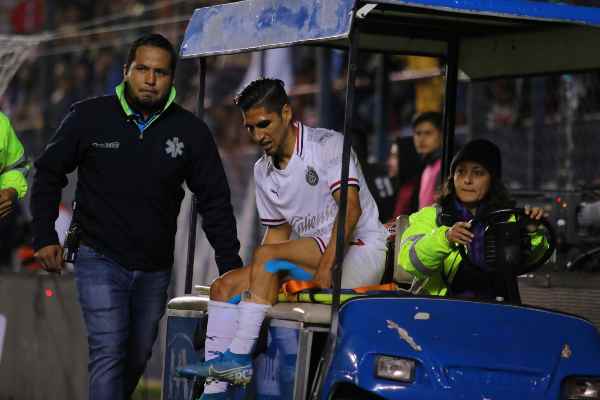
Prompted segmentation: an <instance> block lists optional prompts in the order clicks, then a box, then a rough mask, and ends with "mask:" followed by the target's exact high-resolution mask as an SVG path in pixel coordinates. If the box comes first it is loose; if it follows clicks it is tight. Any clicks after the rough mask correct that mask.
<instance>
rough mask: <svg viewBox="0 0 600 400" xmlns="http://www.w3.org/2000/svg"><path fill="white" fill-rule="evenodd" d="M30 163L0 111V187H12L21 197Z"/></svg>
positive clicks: (25, 191) (23, 193)
mask: <svg viewBox="0 0 600 400" xmlns="http://www.w3.org/2000/svg"><path fill="white" fill-rule="evenodd" d="M29 169H30V164H29V162H28V161H27V158H26V157H25V151H24V150H23V145H22V144H21V142H20V141H19V139H18V138H17V135H15V131H14V130H13V128H12V126H11V124H10V121H9V120H8V118H7V117H6V115H4V114H3V113H1V112H0V189H7V188H13V189H15V190H16V191H17V194H18V197H19V198H20V199H22V198H23V197H25V194H26V193H27V174H28V173H29Z"/></svg>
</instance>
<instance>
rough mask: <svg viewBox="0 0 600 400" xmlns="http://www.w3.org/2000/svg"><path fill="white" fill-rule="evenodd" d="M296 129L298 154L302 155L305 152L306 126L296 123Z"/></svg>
mask: <svg viewBox="0 0 600 400" xmlns="http://www.w3.org/2000/svg"><path fill="white" fill-rule="evenodd" d="M294 127H295V128H296V154H298V155H299V156H301V155H302V150H304V126H303V125H302V124H301V123H300V122H294Z"/></svg>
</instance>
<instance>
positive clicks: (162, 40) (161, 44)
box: [125, 33, 177, 75]
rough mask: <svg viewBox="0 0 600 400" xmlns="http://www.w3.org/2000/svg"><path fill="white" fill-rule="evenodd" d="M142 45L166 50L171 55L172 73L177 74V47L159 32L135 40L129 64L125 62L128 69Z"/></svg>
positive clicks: (128, 60) (128, 58) (130, 49)
mask: <svg viewBox="0 0 600 400" xmlns="http://www.w3.org/2000/svg"><path fill="white" fill-rule="evenodd" d="M142 46H152V47H158V48H159V49H163V50H166V51H167V52H168V53H169V54H170V55H171V75H175V67H176V66H177V53H176V52H175V48H174V47H173V45H172V44H171V42H169V40H168V39H167V38H166V37H164V36H163V35H160V34H158V33H152V34H149V35H145V36H142V37H140V38H138V39H137V40H136V41H135V42H133V44H132V45H131V47H130V48H129V55H128V56H127V64H125V69H126V70H129V67H130V66H131V63H132V62H133V60H135V53H136V52H137V49H138V48H140V47H142Z"/></svg>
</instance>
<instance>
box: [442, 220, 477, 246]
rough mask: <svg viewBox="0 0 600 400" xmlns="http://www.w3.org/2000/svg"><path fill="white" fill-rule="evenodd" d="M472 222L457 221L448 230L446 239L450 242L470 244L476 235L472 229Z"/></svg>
mask: <svg viewBox="0 0 600 400" xmlns="http://www.w3.org/2000/svg"><path fill="white" fill-rule="evenodd" d="M470 229H471V222H462V221H461V222H457V223H455V224H454V225H452V227H451V228H450V229H448V230H447V231H446V239H448V243H450V244H463V245H465V244H469V243H471V241H472V240H473V237H474V236H475V235H474V234H473V232H471V231H470Z"/></svg>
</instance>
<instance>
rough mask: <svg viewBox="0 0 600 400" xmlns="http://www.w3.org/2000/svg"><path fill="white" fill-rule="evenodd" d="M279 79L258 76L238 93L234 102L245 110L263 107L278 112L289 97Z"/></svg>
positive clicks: (288, 100)
mask: <svg viewBox="0 0 600 400" xmlns="http://www.w3.org/2000/svg"><path fill="white" fill-rule="evenodd" d="M284 86H285V84H284V83H283V81H282V80H281V79H273V78H259V79H257V80H255V81H253V82H250V83H249V84H248V85H247V86H246V87H245V88H244V89H243V90H242V91H241V92H240V94H238V95H237V96H236V97H235V99H234V103H235V104H237V105H238V106H239V107H240V108H241V109H242V111H244V112H246V111H248V110H249V109H251V108H253V107H264V108H265V109H266V110H267V111H269V112H280V111H281V109H282V108H283V106H284V105H286V104H290V99H289V97H288V95H287V93H286V92H285V89H284Z"/></svg>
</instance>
